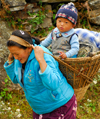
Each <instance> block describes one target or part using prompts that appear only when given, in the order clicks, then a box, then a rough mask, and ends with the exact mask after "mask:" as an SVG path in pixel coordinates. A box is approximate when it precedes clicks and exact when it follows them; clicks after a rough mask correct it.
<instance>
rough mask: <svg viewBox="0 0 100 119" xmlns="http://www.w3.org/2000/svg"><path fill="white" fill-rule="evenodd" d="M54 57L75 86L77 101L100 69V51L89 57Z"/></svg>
mask: <svg viewBox="0 0 100 119" xmlns="http://www.w3.org/2000/svg"><path fill="white" fill-rule="evenodd" d="M42 40H44V38H42V39H41V41H42ZM47 54H48V53H47ZM53 57H54V58H55V60H57V61H58V62H59V68H60V70H61V72H62V73H63V75H64V76H65V77H66V79H67V82H68V83H69V84H70V85H71V86H72V87H73V89H74V92H75V95H76V98H77V101H80V100H81V99H82V98H83V97H84V95H85V93H86V91H87V89H88V88H89V86H90V83H91V82H92V81H93V77H94V76H95V75H96V73H97V72H98V70H99V67H100V51H98V52H91V56H89V57H77V58H66V59H64V60H62V59H60V58H58V57H56V56H53Z"/></svg>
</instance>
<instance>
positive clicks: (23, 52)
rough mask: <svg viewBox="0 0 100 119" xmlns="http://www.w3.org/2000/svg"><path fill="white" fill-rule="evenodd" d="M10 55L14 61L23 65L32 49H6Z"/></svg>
mask: <svg viewBox="0 0 100 119" xmlns="http://www.w3.org/2000/svg"><path fill="white" fill-rule="evenodd" d="M8 49H9V51H10V53H11V54H12V55H13V56H14V58H15V59H17V60H19V61H20V62H21V63H22V64H23V63H25V62H26V61H27V59H28V57H29V55H30V53H31V51H32V48H26V49H22V48H19V47H17V46H10V47H8Z"/></svg>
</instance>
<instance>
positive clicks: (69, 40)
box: [69, 33, 78, 43]
mask: <svg viewBox="0 0 100 119" xmlns="http://www.w3.org/2000/svg"><path fill="white" fill-rule="evenodd" d="M75 34H76V35H77V36H78V34H77V33H73V34H72V35H71V37H70V40H71V39H72V37H73V35H75ZM70 40H69V43H70Z"/></svg>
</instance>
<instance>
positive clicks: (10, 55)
mask: <svg viewBox="0 0 100 119" xmlns="http://www.w3.org/2000/svg"><path fill="white" fill-rule="evenodd" d="M13 60H14V56H13V55H12V54H11V53H9V56H8V63H9V64H11V63H12V62H13Z"/></svg>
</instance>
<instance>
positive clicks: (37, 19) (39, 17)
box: [27, 11, 45, 33]
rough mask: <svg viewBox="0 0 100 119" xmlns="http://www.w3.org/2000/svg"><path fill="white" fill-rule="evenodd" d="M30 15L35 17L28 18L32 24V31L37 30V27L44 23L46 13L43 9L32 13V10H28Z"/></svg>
mask: <svg viewBox="0 0 100 119" xmlns="http://www.w3.org/2000/svg"><path fill="white" fill-rule="evenodd" d="M27 13H28V15H30V16H31V17H33V19H30V20H28V22H29V24H31V25H32V28H31V33H33V32H34V31H35V28H36V27H37V26H38V25H40V24H42V23H43V20H44V19H45V14H44V12H42V11H39V12H38V13H30V11H28V12H27Z"/></svg>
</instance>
